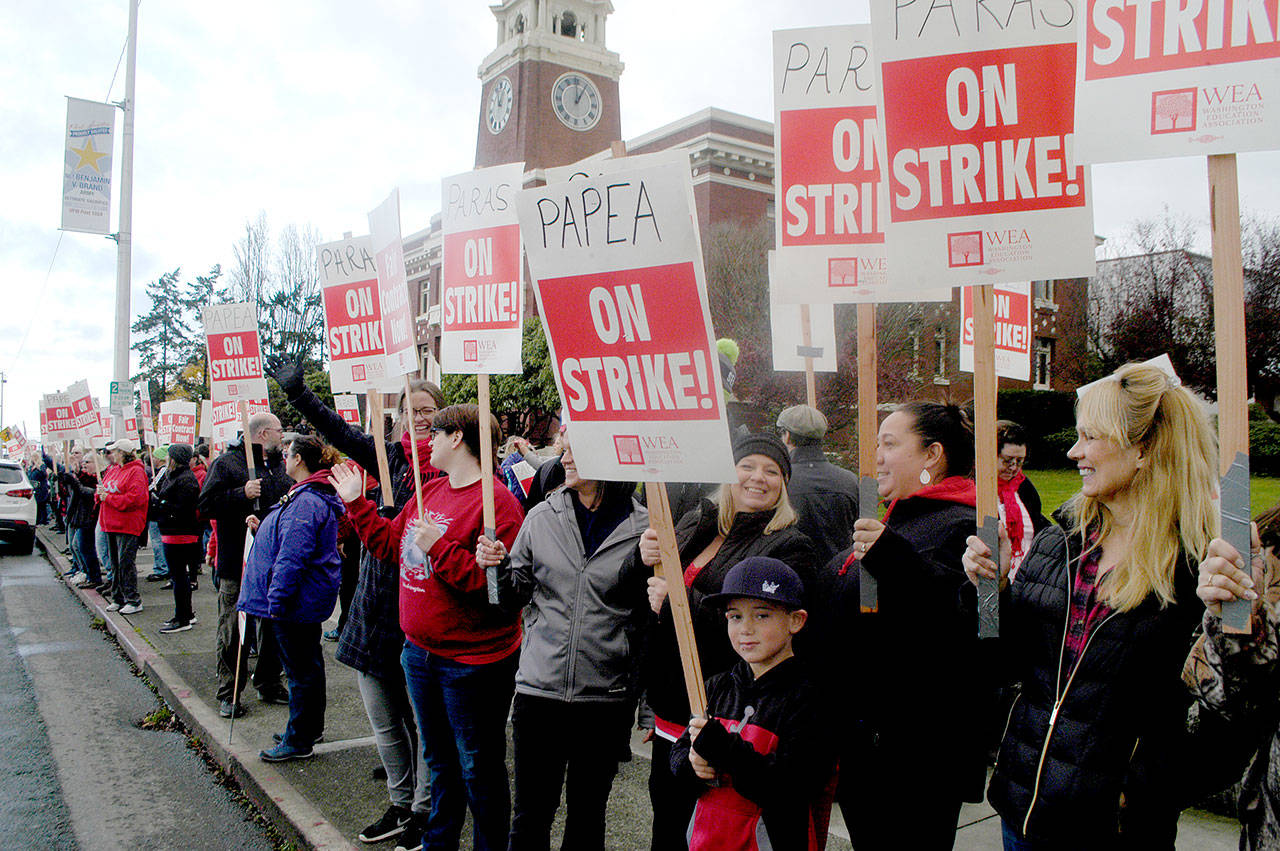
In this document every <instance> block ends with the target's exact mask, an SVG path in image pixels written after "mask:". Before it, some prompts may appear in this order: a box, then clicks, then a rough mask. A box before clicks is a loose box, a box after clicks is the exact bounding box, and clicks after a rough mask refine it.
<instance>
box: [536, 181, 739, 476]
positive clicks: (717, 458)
mask: <svg viewBox="0 0 1280 851" xmlns="http://www.w3.org/2000/svg"><path fill="white" fill-rule="evenodd" d="M623 165H625V160H624V161H623ZM692 197H693V192H692V186H691V181H690V175H689V169H688V166H687V164H682V163H678V162H675V161H672V162H670V163H669V164H665V165H653V166H648V167H641V168H636V169H632V170H627V169H625V168H623V167H620V168H617V169H611V170H610V173H609V174H608V176H604V177H600V176H595V177H590V176H588V177H581V178H579V179H575V180H572V181H570V182H568V183H558V184H551V185H548V186H542V187H536V188H533V189H526V190H524V191H523V192H521V193H520V195H519V197H518V199H517V202H516V206H517V208H518V210H519V214H520V227H521V230H522V231H523V233H524V241H525V250H526V251H527V252H528V256H529V268H530V270H531V271H532V273H533V276H534V278H535V282H536V293H537V298H538V308H539V313H540V314H541V316H542V317H543V321H544V323H545V327H546V330H547V339H548V345H549V348H550V351H551V358H552V364H553V371H554V374H555V378H556V386H557V388H558V389H559V391H560V398H561V400H562V401H563V403H564V406H565V407H564V411H565V414H566V416H565V417H564V418H565V419H568V420H570V421H571V422H572V423H573V427H572V430H571V434H572V436H573V440H574V459H575V461H576V463H577V464H578V465H579V469H580V470H581V471H582V473H583V475H584V476H586V477H589V478H594V479H606V480H622V481H626V480H629V479H630V480H635V479H645V480H656V481H699V482H723V481H729V479H730V478H731V477H732V475H733V460H732V455H731V453H730V449H729V431H728V424H727V421H726V418H725V407H724V397H723V391H722V389H721V386H720V370H719V364H718V356H717V353H716V349H715V344H714V339H713V336H712V328H711V318H710V314H709V311H708V308H707V298H706V281H705V278H704V276H703V269H702V261H701V256H700V254H699V252H698V239H697V230H696V229H697V219H696V218H695V216H694V214H693V207H692V204H691V199H692Z"/></svg>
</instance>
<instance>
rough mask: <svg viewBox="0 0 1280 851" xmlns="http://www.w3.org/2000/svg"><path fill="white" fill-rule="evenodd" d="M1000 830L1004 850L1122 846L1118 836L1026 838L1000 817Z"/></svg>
mask: <svg viewBox="0 0 1280 851" xmlns="http://www.w3.org/2000/svg"><path fill="white" fill-rule="evenodd" d="M1000 830H1001V832H1002V835H1003V837H1004V851H1075V849H1077V848H1088V849H1090V851H1107V850H1108V849H1118V848H1121V847H1123V846H1122V845H1121V843H1120V840H1119V837H1118V836H1112V837H1105V836H1103V837H1094V838H1091V839H1086V838H1082V837H1079V836H1074V837H1066V838H1063V839H1058V840H1052V839H1050V840H1045V839H1027V838H1025V837H1024V836H1022V831H1021V830H1019V828H1018V826H1017V825H1016V824H1009V822H1007V821H1005V820H1004V819H1000Z"/></svg>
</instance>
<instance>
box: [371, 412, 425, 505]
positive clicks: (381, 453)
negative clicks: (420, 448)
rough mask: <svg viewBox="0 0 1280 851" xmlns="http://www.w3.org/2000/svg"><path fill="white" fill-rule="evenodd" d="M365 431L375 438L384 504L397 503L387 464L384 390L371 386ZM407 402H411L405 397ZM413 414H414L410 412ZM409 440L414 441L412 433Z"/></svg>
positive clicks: (375, 453) (374, 448) (374, 445)
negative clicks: (383, 406) (383, 404)
mask: <svg viewBox="0 0 1280 851" xmlns="http://www.w3.org/2000/svg"><path fill="white" fill-rule="evenodd" d="M364 398H365V406H366V409H367V410H366V411H365V431H367V432H368V433H369V435H370V436H371V437H372V438H373V454H374V456H375V457H376V458H377V459H378V482H379V483H380V484H381V485H382V504H383V506H384V507H385V506H388V505H395V504H396V495H395V494H394V493H393V492H392V490H391V468H390V466H389V465H388V464H387V435H386V426H387V423H386V414H384V413H383V410H382V391H381V390H378V389H376V388H370V389H369V391H368V393H366V394H365V397H364ZM405 404H406V405H409V404H411V403H410V402H409V398H408V397H407V396H406V397H405ZM410 416H412V414H410ZM409 442H410V443H413V442H414V440H413V435H412V433H410V435H409Z"/></svg>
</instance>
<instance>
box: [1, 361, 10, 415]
mask: <svg viewBox="0 0 1280 851" xmlns="http://www.w3.org/2000/svg"><path fill="white" fill-rule="evenodd" d="M8 380H9V379H8V378H7V377H6V376H5V374H4V373H3V372H0V428H3V427H4V385H5V383H6V382H7V381H8Z"/></svg>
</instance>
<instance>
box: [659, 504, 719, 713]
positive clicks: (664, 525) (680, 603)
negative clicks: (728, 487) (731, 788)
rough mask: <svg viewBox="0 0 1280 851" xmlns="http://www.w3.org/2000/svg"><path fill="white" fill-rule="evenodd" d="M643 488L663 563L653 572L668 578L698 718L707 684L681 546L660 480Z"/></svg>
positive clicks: (703, 710) (686, 681) (682, 657)
mask: <svg viewBox="0 0 1280 851" xmlns="http://www.w3.org/2000/svg"><path fill="white" fill-rule="evenodd" d="M644 491H645V495H646V496H647V497H648V504H649V526H650V528H652V529H653V530H654V531H655V532H657V533H658V549H659V550H660V551H661V553H662V562H661V563H660V564H659V565H658V570H657V571H656V573H657V575H659V576H661V577H662V578H663V579H665V580H667V602H668V603H669V604H670V605H671V620H672V621H673V623H674V624H675V630H676V643H677V644H678V645H679V646H680V667H681V669H682V670H683V671H684V687H685V691H686V692H687V693H688V695H689V716H690V717H691V718H697V717H701V716H703V715H706V714H707V687H706V683H704V682H703V679H702V662H701V660H699V658H698V643H697V640H696V639H695V638H694V634H693V615H692V612H691V611H690V609H689V594H688V591H687V590H686V589H685V587H684V568H683V566H681V564H680V549H679V547H677V546H676V530H675V524H674V522H673V520H672V517H671V503H670V502H669V501H668V500H667V489H666V487H665V486H663V484H662V482H647V483H645V486H644Z"/></svg>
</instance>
